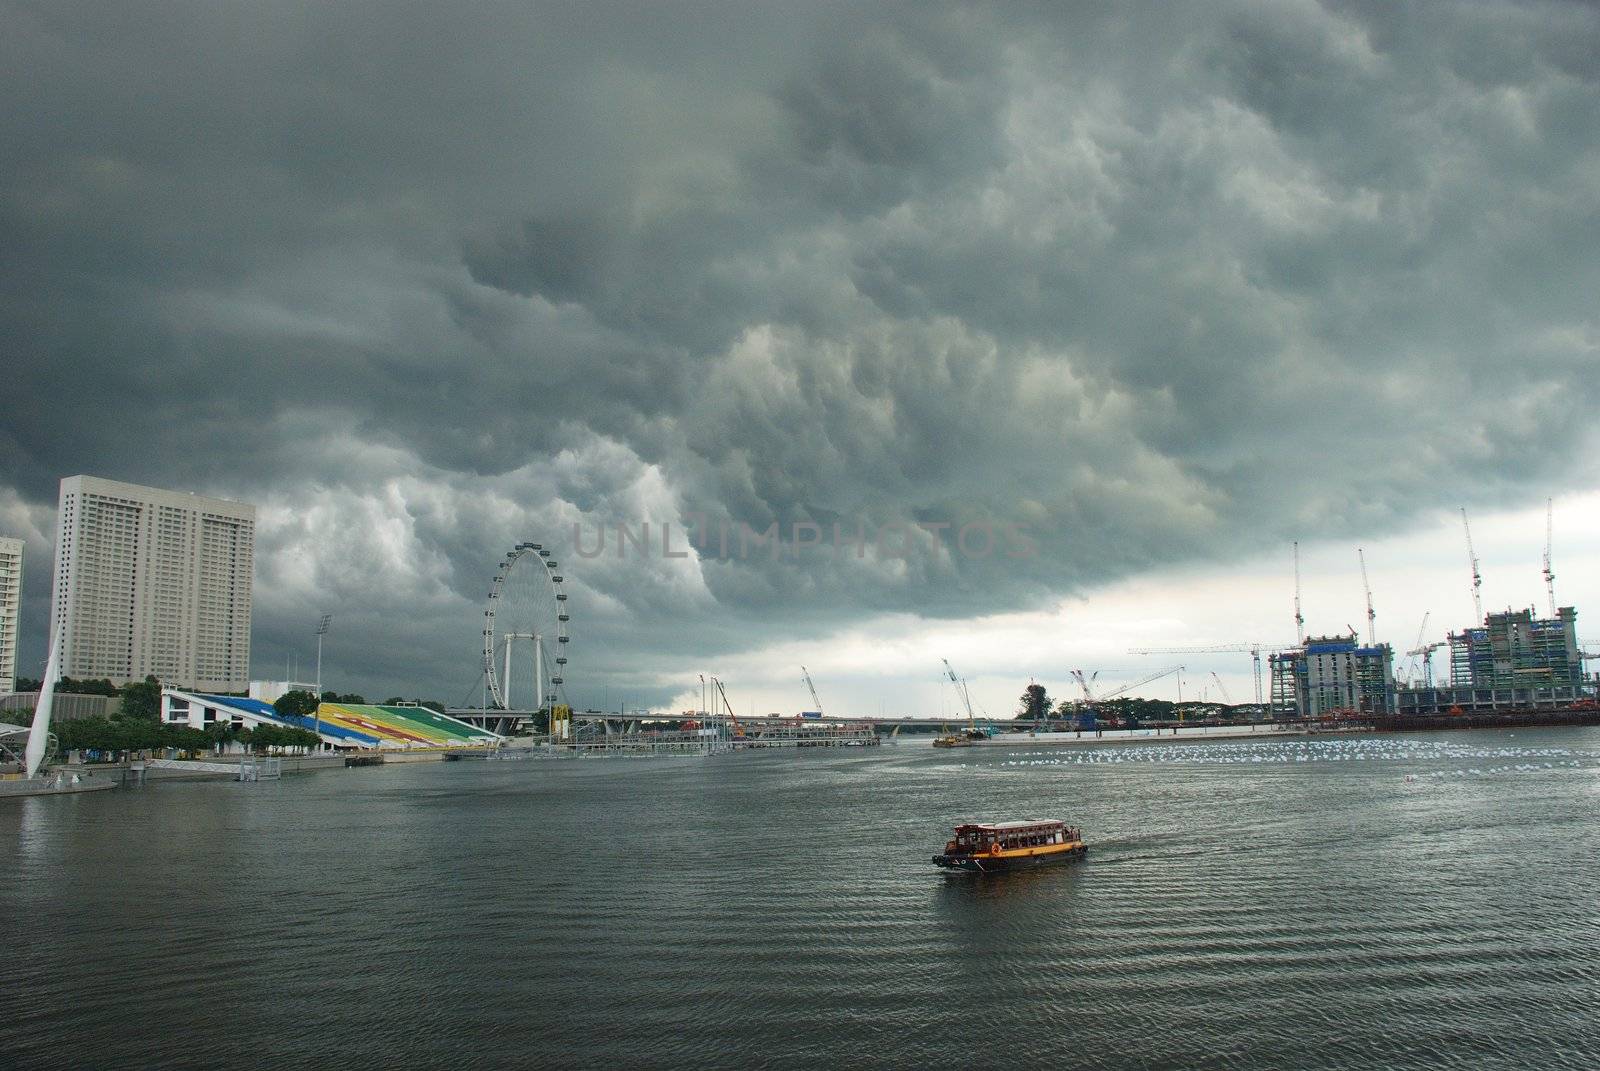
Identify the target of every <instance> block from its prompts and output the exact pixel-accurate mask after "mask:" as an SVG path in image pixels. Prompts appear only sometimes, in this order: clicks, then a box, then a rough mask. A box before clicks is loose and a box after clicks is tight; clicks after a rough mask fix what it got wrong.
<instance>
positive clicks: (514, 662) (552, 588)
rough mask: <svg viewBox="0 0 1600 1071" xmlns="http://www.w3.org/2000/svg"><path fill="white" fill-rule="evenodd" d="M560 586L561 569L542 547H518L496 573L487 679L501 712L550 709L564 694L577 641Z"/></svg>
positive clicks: (488, 618) (486, 631) (486, 624)
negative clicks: (569, 657)
mask: <svg viewBox="0 0 1600 1071" xmlns="http://www.w3.org/2000/svg"><path fill="white" fill-rule="evenodd" d="M561 583H562V578H561V573H560V568H559V563H558V562H557V561H556V560H555V559H554V558H552V557H551V556H550V551H549V550H548V549H547V548H546V547H544V546H542V545H540V544H538V543H518V544H517V545H516V546H515V547H513V548H511V550H510V552H509V553H507V554H506V557H505V560H504V561H502V562H501V563H500V568H499V569H498V570H496V572H495V575H494V583H493V585H492V586H491V587H490V589H489V603H488V607H487V608H486V609H485V610H484V611H483V675H484V677H485V679H486V680H487V681H488V685H489V694H490V695H491V696H492V697H493V699H494V704H495V706H497V707H498V708H500V709H501V710H518V709H526V710H544V709H548V708H550V707H553V706H554V705H555V704H556V702H557V701H558V699H559V698H560V697H561V696H562V695H563V694H564V691H565V689H563V687H562V685H563V684H564V683H565V679H564V678H565V676H566V666H567V644H568V643H570V642H571V639H572V637H571V636H570V635H569V633H568V629H567V623H568V622H569V621H570V620H571V617H570V615H569V614H568V613H567V593H566V592H565V591H563V590H562V587H561ZM518 703H520V704H523V705H522V706H520V707H519V706H518V705H517V704H518Z"/></svg>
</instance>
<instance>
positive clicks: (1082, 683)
mask: <svg viewBox="0 0 1600 1071" xmlns="http://www.w3.org/2000/svg"><path fill="white" fill-rule="evenodd" d="M1098 676H1100V671H1099V670H1098V669H1097V670H1095V671H1094V672H1093V673H1091V674H1090V675H1089V676H1088V677H1087V678H1085V677H1084V675H1083V670H1081V669H1075V670H1073V671H1072V679H1073V680H1075V681H1077V682H1078V687H1079V688H1081V689H1083V701H1084V702H1085V703H1089V704H1091V705H1092V704H1093V703H1094V691H1093V689H1092V688H1091V687H1090V685H1091V684H1092V683H1093V682H1094V679H1095V678H1096V677H1098Z"/></svg>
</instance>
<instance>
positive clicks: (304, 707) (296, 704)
mask: <svg viewBox="0 0 1600 1071" xmlns="http://www.w3.org/2000/svg"><path fill="white" fill-rule="evenodd" d="M272 709H273V710H276V711H277V712H278V713H279V714H282V715H284V716H285V717H290V718H309V717H311V716H312V715H314V714H315V713H316V712H317V695H316V693H315V692H306V691H301V690H299V689H296V690H294V691H292V692H284V693H283V694H282V695H280V696H278V698H277V700H276V701H274V702H273V704H272Z"/></svg>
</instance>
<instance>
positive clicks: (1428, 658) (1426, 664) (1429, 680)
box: [1406, 640, 1449, 688]
mask: <svg viewBox="0 0 1600 1071" xmlns="http://www.w3.org/2000/svg"><path fill="white" fill-rule="evenodd" d="M1448 646H1449V644H1448V643H1446V642H1445V641H1444V640H1440V641H1438V642H1437V643H1425V644H1421V645H1420V646H1418V647H1417V648H1415V649H1414V650H1410V651H1407V652H1406V654H1408V655H1411V656H1412V657H1413V658H1414V657H1416V656H1417V655H1421V656H1422V676H1423V680H1424V681H1425V682H1426V684H1427V686H1428V687H1429V688H1432V687H1433V652H1435V651H1437V650H1438V649H1439V648H1441V647H1448Z"/></svg>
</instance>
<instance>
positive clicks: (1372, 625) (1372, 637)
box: [1356, 547, 1378, 647]
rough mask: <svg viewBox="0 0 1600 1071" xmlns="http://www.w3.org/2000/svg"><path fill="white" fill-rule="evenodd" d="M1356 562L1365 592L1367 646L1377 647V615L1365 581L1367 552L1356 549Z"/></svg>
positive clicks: (1369, 589)
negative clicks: (1358, 565) (1359, 565)
mask: <svg viewBox="0 0 1600 1071" xmlns="http://www.w3.org/2000/svg"><path fill="white" fill-rule="evenodd" d="M1356 560H1357V561H1359V562H1360V563H1361V586H1362V587H1363V588H1364V589H1366V592H1367V646H1368V647H1376V646H1378V615H1377V614H1376V613H1374V612H1373V610H1372V584H1371V583H1370V582H1369V581H1368V580H1367V552H1366V551H1364V550H1362V549H1361V548H1360V547H1357V548H1356Z"/></svg>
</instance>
